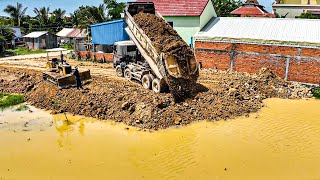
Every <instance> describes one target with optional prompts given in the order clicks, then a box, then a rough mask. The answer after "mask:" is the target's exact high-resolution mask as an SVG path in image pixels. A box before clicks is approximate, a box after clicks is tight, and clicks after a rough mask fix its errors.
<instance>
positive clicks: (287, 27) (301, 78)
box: [194, 17, 320, 84]
mask: <svg viewBox="0 0 320 180" xmlns="http://www.w3.org/2000/svg"><path fill="white" fill-rule="evenodd" d="M194 40H195V54H196V59H197V61H198V62H200V63H201V65H202V67H204V68H212V69H219V70H228V69H232V70H235V71H238V72H248V73H255V72H257V71H259V70H260V69H261V68H263V67H265V68H269V69H271V70H272V71H273V72H274V73H275V74H277V75H278V76H279V77H281V78H283V79H286V80H289V81H298V82H304V83H313V84H320V21H319V20H316V19H283V18H256V17H221V18H216V19H214V20H213V21H211V22H210V23H209V24H208V25H207V26H206V27H205V28H204V29H203V30H202V31H201V32H198V33H197V34H196V35H195V36H194Z"/></svg>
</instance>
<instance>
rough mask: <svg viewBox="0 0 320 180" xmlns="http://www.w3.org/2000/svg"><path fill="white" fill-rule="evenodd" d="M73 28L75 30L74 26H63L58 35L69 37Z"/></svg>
mask: <svg viewBox="0 0 320 180" xmlns="http://www.w3.org/2000/svg"><path fill="white" fill-rule="evenodd" d="M73 30H74V28H63V29H62V30H61V31H59V32H58V33H57V34H56V35H57V36H60V37H67V36H68V34H69V33H71V32H72V31H73Z"/></svg>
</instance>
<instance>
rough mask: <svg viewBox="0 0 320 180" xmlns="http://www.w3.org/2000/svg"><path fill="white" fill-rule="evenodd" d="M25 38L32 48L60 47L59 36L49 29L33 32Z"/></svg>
mask: <svg viewBox="0 0 320 180" xmlns="http://www.w3.org/2000/svg"><path fill="white" fill-rule="evenodd" d="M23 38H24V41H25V42H26V44H27V45H28V48H30V49H51V48H57V47H58V40H57V36H56V35H55V34H51V33H49V32H48V31H37V32H32V33H30V34H27V35H25V36H24V37H23Z"/></svg>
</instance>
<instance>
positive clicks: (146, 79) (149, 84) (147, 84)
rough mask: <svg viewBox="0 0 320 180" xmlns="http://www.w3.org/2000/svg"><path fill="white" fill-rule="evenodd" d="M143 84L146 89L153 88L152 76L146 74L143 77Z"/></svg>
mask: <svg viewBox="0 0 320 180" xmlns="http://www.w3.org/2000/svg"><path fill="white" fill-rule="evenodd" d="M141 83H142V86H143V87H144V88H145V89H151V88H152V78H151V76H150V75H149V74H145V75H144V76H143V77H142V79H141Z"/></svg>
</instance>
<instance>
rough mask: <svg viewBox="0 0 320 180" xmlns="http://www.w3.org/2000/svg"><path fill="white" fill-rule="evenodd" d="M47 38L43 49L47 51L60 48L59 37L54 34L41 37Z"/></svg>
mask: <svg viewBox="0 0 320 180" xmlns="http://www.w3.org/2000/svg"><path fill="white" fill-rule="evenodd" d="M41 37H43V38H45V43H44V44H43V46H42V47H41V48H46V49H52V48H57V47H58V37H57V36H56V35H53V34H50V33H49V34H48V35H47V36H46V35H44V36H41Z"/></svg>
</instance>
